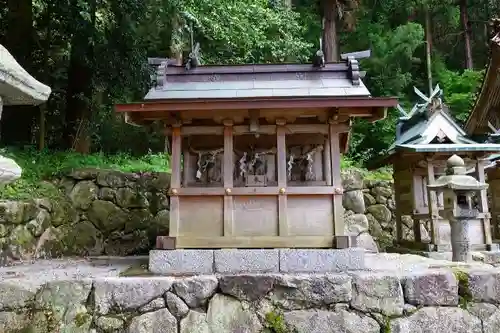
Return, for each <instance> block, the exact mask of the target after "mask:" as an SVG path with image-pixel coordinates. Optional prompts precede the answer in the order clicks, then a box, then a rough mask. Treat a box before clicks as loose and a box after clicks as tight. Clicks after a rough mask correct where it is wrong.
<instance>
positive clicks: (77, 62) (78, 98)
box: [63, 0, 95, 154]
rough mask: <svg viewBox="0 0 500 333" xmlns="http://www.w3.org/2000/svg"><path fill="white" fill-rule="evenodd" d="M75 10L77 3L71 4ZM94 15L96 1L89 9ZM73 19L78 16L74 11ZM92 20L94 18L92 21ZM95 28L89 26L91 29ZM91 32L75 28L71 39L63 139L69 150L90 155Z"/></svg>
mask: <svg viewBox="0 0 500 333" xmlns="http://www.w3.org/2000/svg"><path fill="white" fill-rule="evenodd" d="M74 8H75V10H78V7H77V4H76V3H75V4H74ZM91 8H92V10H93V12H92V13H91V15H92V17H94V16H95V0H94V1H93V4H92V6H91ZM73 15H75V18H76V17H77V16H78V15H79V14H78V13H77V12H74V13H73ZM92 20H93V19H92ZM93 27H94V25H92V28H93ZM92 39H93V38H92V36H91V31H89V30H86V29H78V30H77V31H75V32H74V34H73V38H72V39H71V53H70V63H69V70H68V87H67V91H66V119H65V120H66V123H65V133H64V138H63V139H64V140H66V141H65V146H66V148H68V149H74V150H76V151H77V152H79V153H84V154H86V153H89V151H90V133H89V125H90V118H91V115H92V97H93V88H92V81H93V63H94V48H93V43H92Z"/></svg>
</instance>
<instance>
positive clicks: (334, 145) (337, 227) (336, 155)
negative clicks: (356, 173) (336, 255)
mask: <svg viewBox="0 0 500 333" xmlns="http://www.w3.org/2000/svg"><path fill="white" fill-rule="evenodd" d="M339 134H340V133H339V128H338V125H337V124H331V123H330V126H329V136H330V158H331V170H332V172H331V174H332V185H333V187H335V189H336V191H335V192H336V193H335V194H334V195H333V219H334V221H333V222H334V232H333V233H334V235H335V237H342V236H344V235H345V230H344V229H345V226H344V207H343V206H342V191H343V189H342V176H341V173H340V158H341V156H340V138H339ZM339 239H340V238H339ZM336 241H337V247H339V245H338V240H336ZM348 246H349V245H348V244H344V245H343V246H342V247H348Z"/></svg>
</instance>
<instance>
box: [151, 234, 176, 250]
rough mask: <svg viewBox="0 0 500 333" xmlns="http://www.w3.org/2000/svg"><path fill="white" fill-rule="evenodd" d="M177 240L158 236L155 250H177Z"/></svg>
mask: <svg viewBox="0 0 500 333" xmlns="http://www.w3.org/2000/svg"><path fill="white" fill-rule="evenodd" d="M176 239H177V238H176V237H170V236H157V237H156V246H155V248H156V249H158V250H175V249H176V248H177V247H176Z"/></svg>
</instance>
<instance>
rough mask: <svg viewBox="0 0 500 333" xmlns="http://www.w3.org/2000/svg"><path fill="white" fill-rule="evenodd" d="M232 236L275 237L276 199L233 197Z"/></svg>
mask: <svg viewBox="0 0 500 333" xmlns="http://www.w3.org/2000/svg"><path fill="white" fill-rule="evenodd" d="M234 220H235V221H234V226H233V235H234V236H277V235H278V198H277V197H275V196H262V197H258V196H235V197H234Z"/></svg>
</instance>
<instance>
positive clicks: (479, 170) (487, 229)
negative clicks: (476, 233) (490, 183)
mask: <svg viewBox="0 0 500 333" xmlns="http://www.w3.org/2000/svg"><path fill="white" fill-rule="evenodd" d="M485 162H486V161H483V160H480V159H478V160H476V179H477V180H478V181H479V182H481V183H486V179H485V174H484V163H485ZM479 211H480V212H481V213H483V214H484V213H489V210H488V190H482V191H481V192H479ZM482 220H483V232H484V242H485V243H486V244H487V245H490V244H491V243H492V238H493V237H492V235H491V223H490V219H489V218H487V217H484V218H483V219H482ZM495 228H498V226H496V227H495ZM494 232H495V231H494Z"/></svg>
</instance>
